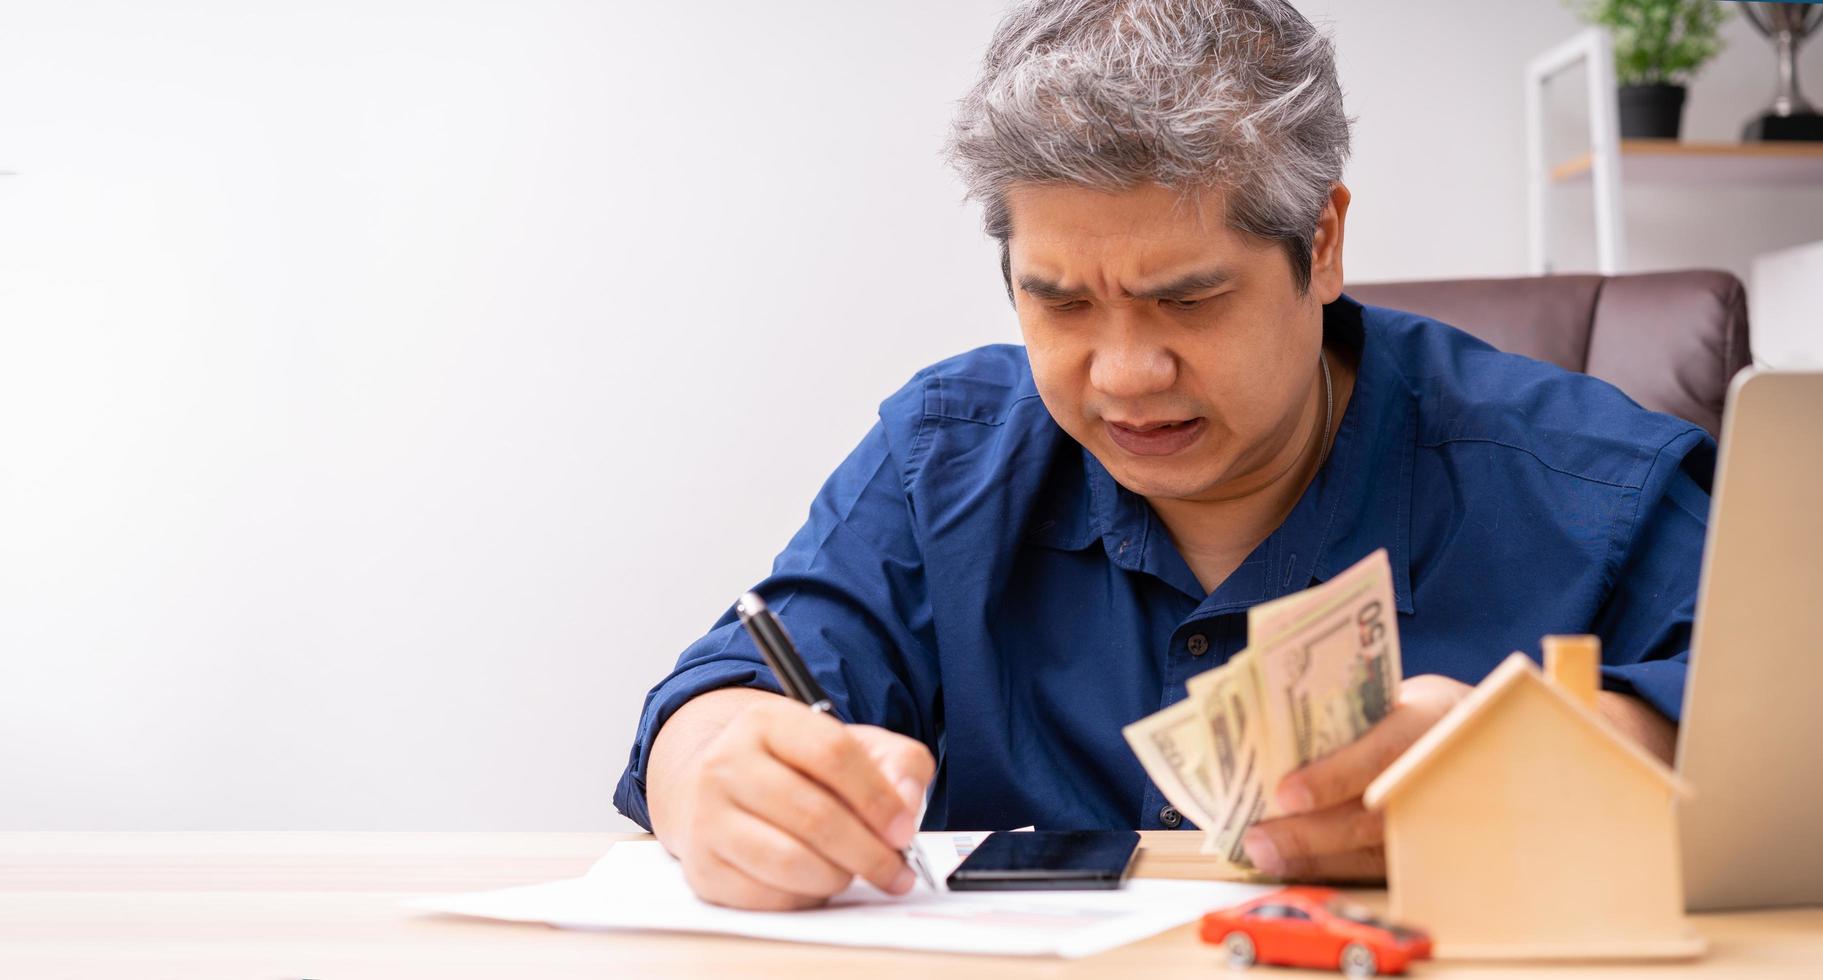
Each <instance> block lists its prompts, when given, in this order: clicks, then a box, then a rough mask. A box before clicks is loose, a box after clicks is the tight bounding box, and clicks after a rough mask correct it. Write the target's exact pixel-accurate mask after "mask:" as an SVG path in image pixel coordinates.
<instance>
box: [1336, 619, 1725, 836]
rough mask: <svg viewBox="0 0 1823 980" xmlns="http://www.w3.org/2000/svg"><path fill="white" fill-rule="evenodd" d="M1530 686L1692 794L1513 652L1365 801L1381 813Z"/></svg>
mask: <svg viewBox="0 0 1823 980" xmlns="http://www.w3.org/2000/svg"><path fill="white" fill-rule="evenodd" d="M1526 685H1532V686H1535V687H1537V688H1540V689H1542V690H1543V691H1544V692H1545V693H1547V694H1549V695H1550V696H1551V697H1552V698H1553V699H1555V700H1556V702H1557V703H1558V704H1559V705H1560V706H1561V707H1562V708H1563V710H1564V711H1565V712H1566V713H1567V714H1568V715H1569V716H1570V723H1571V724H1580V725H1588V726H1590V727H1592V728H1593V729H1594V730H1595V731H1596V732H1597V733H1598V734H1600V735H1601V737H1603V738H1605V739H1607V740H1608V741H1609V742H1611V743H1613V745H1614V748H1615V749H1617V750H1619V753H1620V757H1621V758H1622V759H1625V760H1627V761H1628V762H1629V763H1630V764H1632V765H1635V766H1638V767H1640V768H1642V769H1644V770H1645V771H1646V772H1647V773H1648V774H1650V775H1651V776H1652V777H1653V778H1655V779H1657V780H1659V781H1660V782H1662V783H1664V784H1665V785H1666V786H1669V787H1670V788H1671V790H1672V791H1673V792H1675V793H1677V794H1678V795H1680V796H1689V795H1690V786H1689V784H1687V783H1685V782H1684V781H1683V780H1682V779H1679V778H1678V777H1677V774H1676V773H1674V772H1672V771H1671V770H1670V769H1669V768H1667V767H1666V766H1665V764H1664V763H1662V762H1660V761H1659V760H1658V759H1656V758H1654V757H1653V756H1652V755H1650V754H1649V753H1647V752H1646V750H1645V749H1643V748H1641V747H1640V746H1639V745H1638V744H1636V743H1635V742H1634V741H1633V740H1632V739H1631V738H1628V737H1627V736H1626V735H1623V734H1622V733H1621V732H1620V731H1619V730H1618V729H1616V728H1615V727H1614V726H1613V725H1611V724H1609V723H1608V720H1607V719H1605V718H1603V717H1602V716H1601V715H1599V714H1597V713H1596V712H1594V711H1592V710H1590V709H1589V708H1586V707H1583V706H1582V705H1581V704H1579V703H1578V702H1577V701H1576V699H1574V698H1572V697H1571V696H1570V695H1569V694H1566V693H1565V692H1564V691H1563V689H1562V688H1560V687H1558V686H1557V685H1556V684H1554V683H1552V682H1551V681H1550V680H1548V679H1547V678H1546V677H1545V676H1544V674H1543V673H1542V672H1540V671H1539V669H1538V666H1537V665H1536V664H1534V663H1532V660H1531V658H1529V657H1527V656H1526V655H1525V654H1523V653H1515V654H1513V655H1511V656H1509V657H1507V658H1506V659H1505V660H1503V661H1501V664H1500V666H1499V667H1496V668H1494V672H1493V673H1491V674H1489V675H1488V676H1487V679H1486V680H1483V681H1482V682H1481V683H1480V684H1479V685H1477V686H1476V687H1475V690H1473V691H1471V692H1470V693H1469V696H1468V697H1466V698H1463V699H1462V701H1461V702H1460V703H1458V704H1457V705H1456V706H1455V707H1454V708H1451V709H1450V713H1449V714H1447V715H1444V716H1443V718H1442V720H1440V721H1438V722H1437V724H1435V725H1433V726H1431V730H1430V731H1428V732H1425V733H1424V735H1423V736H1421V737H1420V738H1419V739H1418V740H1417V741H1416V742H1413V743H1412V747H1411V748H1409V749H1406V750H1405V754H1404V755H1401V756H1400V757H1399V758H1398V759H1397V760H1395V761H1394V762H1393V764H1392V765H1390V766H1388V767H1387V768H1386V771H1385V772H1383V773H1381V774H1380V777H1379V778H1378V779H1375V780H1374V781H1373V783H1372V784H1370V785H1369V786H1368V787H1367V792H1366V793H1365V794H1363V796H1362V801H1363V802H1364V803H1366V804H1367V806H1368V808H1369V809H1373V810H1377V809H1379V808H1380V807H1382V806H1384V805H1385V804H1386V801H1387V800H1388V799H1389V798H1391V797H1392V796H1393V795H1394V794H1395V793H1397V792H1398V791H1399V790H1400V788H1401V787H1403V786H1405V785H1407V784H1409V783H1410V781H1411V780H1412V779H1413V778H1414V777H1416V776H1418V775H1419V774H1420V773H1422V772H1423V771H1424V770H1425V769H1426V768H1428V767H1429V765H1430V764H1431V762H1432V761H1434V760H1436V759H1438V758H1440V757H1441V756H1442V755H1443V754H1444V753H1446V752H1448V751H1450V748H1451V747H1452V746H1454V745H1455V744H1456V743H1457V742H1459V741H1461V739H1462V736H1463V735H1464V734H1465V733H1466V732H1468V731H1469V730H1470V729H1472V728H1473V727H1474V726H1475V725H1476V723H1477V722H1479V721H1480V720H1481V719H1483V718H1485V717H1487V716H1488V715H1490V714H1492V713H1493V712H1494V711H1495V710H1497V706H1498V705H1500V704H1501V703H1502V702H1504V701H1506V700H1507V699H1508V697H1509V696H1510V695H1511V694H1512V693H1513V692H1515V691H1518V690H1520V689H1521V688H1522V687H1524V686H1526Z"/></svg>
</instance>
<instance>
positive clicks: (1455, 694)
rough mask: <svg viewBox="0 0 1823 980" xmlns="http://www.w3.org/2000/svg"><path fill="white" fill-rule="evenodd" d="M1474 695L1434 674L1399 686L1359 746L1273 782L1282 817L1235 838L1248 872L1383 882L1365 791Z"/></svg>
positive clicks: (1379, 828) (1381, 844)
mask: <svg viewBox="0 0 1823 980" xmlns="http://www.w3.org/2000/svg"><path fill="white" fill-rule="evenodd" d="M1472 690H1474V688H1472V687H1470V686H1469V685H1467V684H1464V683H1462V682H1461V681H1458V680H1452V679H1451V678H1448V677H1444V676H1442V675H1440V674H1425V675H1423V676H1421V677H1413V678H1409V679H1408V680H1406V681H1405V682H1404V683H1403V684H1401V685H1399V700H1398V703H1397V704H1395V705H1394V706H1393V710H1392V711H1390V712H1388V713H1387V715H1386V717H1385V718H1382V719H1380V720H1379V722H1377V723H1375V725H1374V726H1373V727H1372V728H1369V729H1368V730H1367V732H1366V733H1365V734H1363V735H1362V736H1361V737H1360V738H1359V739H1356V740H1355V741H1353V742H1350V743H1349V744H1347V745H1345V746H1343V747H1342V748H1340V749H1337V750H1336V751H1334V752H1331V753H1330V754H1329V755H1326V756H1324V757H1323V758H1321V759H1318V760H1316V761H1315V762H1312V763H1310V764H1309V765H1307V766H1305V767H1304V768H1302V769H1299V770H1297V771H1296V772H1293V773H1292V774H1290V775H1288V776H1286V777H1285V778H1284V779H1283V780H1281V781H1280V782H1279V788H1278V802H1279V805H1280V806H1281V807H1282V808H1284V811H1285V815H1284V816H1281V817H1278V818H1276V819H1273V820H1266V821H1262V822H1260V823H1258V824H1255V825H1254V826H1253V827H1252V828H1250V829H1249V830H1248V831H1247V833H1246V834H1245V835H1243V836H1242V838H1241V844H1242V846H1243V847H1245V848H1246V849H1247V857H1248V859H1249V860H1251V861H1252V862H1253V865H1254V867H1256V868H1258V869H1260V870H1261V871H1263V872H1265V873H1267V874H1269V875H1273V876H1275V877H1279V878H1296V879H1314V880H1323V881H1370V880H1379V879H1381V878H1384V877H1386V847H1385V829H1386V828H1385V824H1384V823H1383V822H1382V820H1381V816H1380V814H1379V813H1378V812H1376V811H1372V810H1369V809H1367V808H1366V807H1365V806H1363V805H1362V803H1361V794H1362V793H1364V792H1366V790H1367V786H1368V784H1369V783H1371V782H1373V781H1374V779H1375V777H1377V776H1379V775H1380V773H1382V772H1384V771H1385V770H1386V767H1387V766H1390V765H1392V763H1393V760H1394V759H1397V758H1399V756H1400V755H1401V754H1403V753H1404V752H1405V750H1406V749H1408V748H1410V747H1411V744H1412V743H1413V742H1416V741H1417V740H1418V737H1419V736H1420V735H1423V734H1424V733H1425V732H1427V731H1429V730H1430V727H1431V726H1432V725H1435V724H1436V723H1437V721H1438V720H1439V719H1441V718H1442V717H1443V716H1444V715H1445V714H1448V713H1449V710H1450V709H1451V708H1453V707H1455V706H1456V703H1457V702H1458V701H1461V700H1462V699H1463V698H1465V697H1467V696H1468V693H1469V692H1470V691H1472Z"/></svg>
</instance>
